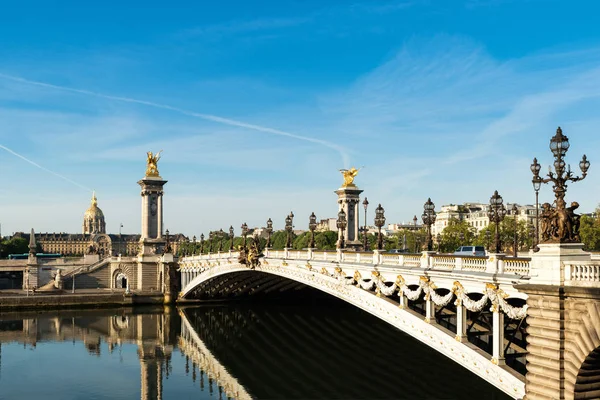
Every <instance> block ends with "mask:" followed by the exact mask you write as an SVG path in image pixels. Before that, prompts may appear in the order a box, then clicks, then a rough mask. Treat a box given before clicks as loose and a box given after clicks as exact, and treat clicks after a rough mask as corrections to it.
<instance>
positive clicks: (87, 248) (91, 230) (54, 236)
mask: <svg viewBox="0 0 600 400" xmlns="http://www.w3.org/2000/svg"><path fill="white" fill-rule="evenodd" d="M30 236H31V234H29V233H23V232H17V233H15V234H14V236H13V237H22V238H24V239H25V240H27V241H29V237H30ZM140 237H141V236H140V235H131V234H120V233H119V234H107V233H106V222H105V220H104V213H103V212H102V210H101V209H100V208H99V207H98V199H97V198H96V194H95V193H94V194H93V196H92V202H91V205H90V207H89V208H88V209H87V210H86V211H85V213H84V214H83V233H64V232H61V233H56V232H54V233H36V234H35V241H36V243H38V244H39V245H40V246H41V248H42V252H43V253H59V254H62V255H67V256H81V255H85V254H99V255H100V256H101V257H107V256H111V255H115V256H116V255H119V254H121V255H124V256H126V255H129V256H132V255H136V254H138V252H139V249H140V248H139V244H140ZM186 240H187V238H186V237H185V236H184V235H182V234H175V235H171V237H170V241H171V247H172V249H173V251H174V252H177V248H178V247H179V245H180V244H181V243H182V242H185V241H186Z"/></svg>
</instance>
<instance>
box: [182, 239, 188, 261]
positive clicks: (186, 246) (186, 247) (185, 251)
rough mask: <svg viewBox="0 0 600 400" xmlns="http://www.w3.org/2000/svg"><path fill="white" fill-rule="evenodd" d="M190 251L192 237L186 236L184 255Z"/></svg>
mask: <svg viewBox="0 0 600 400" xmlns="http://www.w3.org/2000/svg"><path fill="white" fill-rule="evenodd" d="M189 251H190V238H185V247H184V249H183V251H182V253H183V256H184V257H185V256H187V255H188V254H189Z"/></svg>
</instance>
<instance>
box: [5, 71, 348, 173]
mask: <svg viewBox="0 0 600 400" xmlns="http://www.w3.org/2000/svg"><path fill="white" fill-rule="evenodd" d="M0 78H2V79H8V80H12V81H15V82H20V83H24V84H27V85H35V86H41V87H45V88H50V89H56V90H61V91H66V92H71V93H78V94H83V95H87V96H94V97H99V98H103V99H107V100H115V101H122V102H126V103H134V104H141V105H145V106H149V107H154V108H160V109H163V110H169V111H173V112H176V113H179V114H183V115H187V116H190V117H195V118H200V119H203V120H207V121H212V122H216V123H219V124H223V125H229V126H236V127H239V128H245V129H249V130H254V131H258V132H264V133H270V134H273V135H277V136H284V137H289V138H292V139H297V140H302V141H306V142H310V143H314V144H318V145H321V146H325V147H328V148H330V149H332V150H335V151H336V152H337V153H338V154H339V155H340V156H341V158H342V161H343V164H344V166H345V167H348V166H349V164H350V157H349V156H348V154H347V153H346V152H345V149H344V148H342V147H341V146H339V145H337V144H335V143H331V142H328V141H326V140H321V139H316V138H312V137H309V136H302V135H298V134H295V133H290V132H286V131H282V130H279V129H274V128H269V127H265V126H260V125H255V124H250V123H247V122H243V121H237V120H233V119H229V118H224V117H219V116H217V115H211V114H202V113H197V112H193V111H188V110H184V109H182V108H178V107H173V106H170V105H168V104H161V103H154V102H151V101H145V100H139V99H134V98H130V97H121V96H112V95H107V94H103V93H97V92H92V91H90V90H85V89H75V88H70V87H66V86H59V85H53V84H50V83H46V82H39V81H33V80H29V79H25V78H21V77H18V76H13V75H7V74H3V73H0Z"/></svg>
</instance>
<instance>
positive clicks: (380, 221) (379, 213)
mask: <svg viewBox="0 0 600 400" xmlns="http://www.w3.org/2000/svg"><path fill="white" fill-rule="evenodd" d="M384 213H385V210H384V209H383V207H381V204H379V205H378V206H377V208H376V209H375V226H376V227H377V230H378V232H377V250H382V249H383V236H382V235H381V227H382V226H383V225H384V224H385V215H384ZM415 218H417V216H416V215H415ZM415 225H416V222H415Z"/></svg>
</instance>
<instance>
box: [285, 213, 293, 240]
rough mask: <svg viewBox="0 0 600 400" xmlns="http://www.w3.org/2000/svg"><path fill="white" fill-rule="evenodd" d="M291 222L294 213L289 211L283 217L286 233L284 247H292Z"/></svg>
mask: <svg viewBox="0 0 600 400" xmlns="http://www.w3.org/2000/svg"><path fill="white" fill-rule="evenodd" d="M293 222H294V213H293V212H290V214H289V215H288V216H287V217H285V231H286V233H287V239H286V243H285V247H286V248H288V249H289V248H291V247H292V232H293V229H294V225H293Z"/></svg>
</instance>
